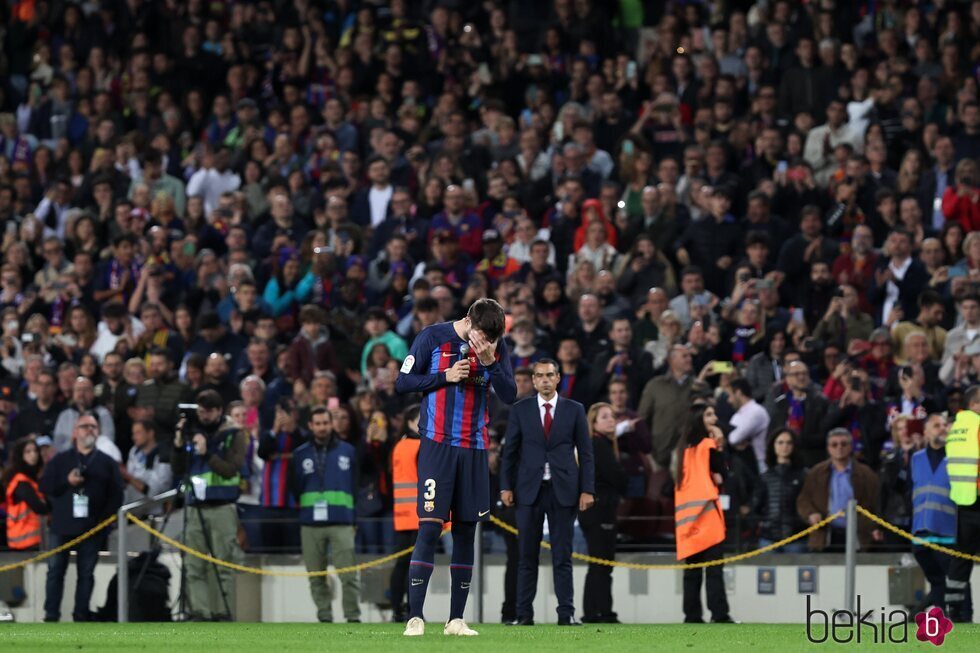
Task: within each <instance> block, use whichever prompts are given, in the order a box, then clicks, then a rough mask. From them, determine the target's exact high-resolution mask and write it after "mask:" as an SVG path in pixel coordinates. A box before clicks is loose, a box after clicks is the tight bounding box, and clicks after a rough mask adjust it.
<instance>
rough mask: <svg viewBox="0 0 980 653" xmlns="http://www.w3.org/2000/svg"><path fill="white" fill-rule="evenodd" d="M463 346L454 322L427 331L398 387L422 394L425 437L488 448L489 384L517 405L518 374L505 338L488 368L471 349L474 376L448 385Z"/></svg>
mask: <svg viewBox="0 0 980 653" xmlns="http://www.w3.org/2000/svg"><path fill="white" fill-rule="evenodd" d="M462 344H464V341H463V339H462V338H460V337H459V335H458V334H457V333H456V329H455V328H453V323H452V322H443V323H441V324H433V325H432V326H430V327H426V328H425V329H423V330H422V333H420V334H419V335H418V336H417V337H416V338H415V342H413V343H412V349H411V351H410V352H409V355H408V358H406V359H405V362H404V363H403V364H402V368H401V373H400V374H399V375H398V380H397V381H396V382H395V389H396V390H397V391H398V392H400V393H409V392H421V393H422V404H421V410H420V413H419V433H420V434H421V435H422V436H423V437H426V438H430V439H432V440H434V441H435V442H440V443H443V444H449V445H452V446H454V447H464V448H469V449H486V448H487V445H488V443H489V436H488V434H487V424H488V423H489V421H490V408H489V403H490V388H491V387H493V389H494V392H496V393H497V397H499V398H500V400H501V401H503V402H504V403H506V404H512V403H514V399H515V398H516V397H517V386H516V385H515V384H514V372H513V370H512V368H511V366H510V355H509V354H508V353H507V346H506V345H505V344H504V341H503V339H502V338H501V340H500V341H499V342H498V343H497V353H496V358H497V361H496V362H495V363H494V364H493V365H491V366H490V367H485V366H484V365H483V364H482V363H481V362H480V361H479V359H478V358H477V357H476V353H474V352H473V351H472V350H471V351H470V352H469V355H468V356H467V360H469V363H470V373H469V376H468V377H467V378H466V379H463V380H462V381H460V382H459V383H449V382H448V381H446V370H448V369H449V368H450V367H452V366H453V365H454V364H455V363H456V362H457V361H458V360H459V359H460V358H459V357H460V353H459V348H460V346H461V345H462Z"/></svg>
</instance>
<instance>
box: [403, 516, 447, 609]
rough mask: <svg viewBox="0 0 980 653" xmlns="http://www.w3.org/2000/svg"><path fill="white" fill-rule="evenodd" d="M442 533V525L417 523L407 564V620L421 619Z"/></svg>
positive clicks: (430, 522)
mask: <svg viewBox="0 0 980 653" xmlns="http://www.w3.org/2000/svg"><path fill="white" fill-rule="evenodd" d="M441 533H442V523H441V522H434V521H424V522H420V523H419V536H418V538H417V539H416V540H415V550H414V551H412V561H411V562H410V563H408V618H409V619H411V618H412V617H421V618H422V619H424V618H425V617H422V608H423V607H424V606H425V593H426V591H428V589H429V578H431V576H432V567H433V564H434V562H435V559H436V543H437V542H438V541H439V535H440V534H441Z"/></svg>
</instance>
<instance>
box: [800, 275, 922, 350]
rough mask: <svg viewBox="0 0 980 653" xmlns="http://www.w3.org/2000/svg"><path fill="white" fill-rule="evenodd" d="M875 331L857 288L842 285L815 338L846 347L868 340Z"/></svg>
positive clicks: (829, 306) (817, 329)
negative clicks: (862, 308) (864, 309)
mask: <svg viewBox="0 0 980 653" xmlns="http://www.w3.org/2000/svg"><path fill="white" fill-rule="evenodd" d="M906 328H907V327H906ZM873 329H874V324H873V322H872V320H871V316H870V315H868V314H867V313H865V312H864V311H862V310H861V299H860V296H859V295H858V290H857V288H855V287H854V286H851V285H841V286H840V287H838V288H837V290H836V291H834V296H833V298H832V299H831V300H830V303H829V304H828V305H827V311H826V312H825V313H824V315H823V317H822V318H821V319H820V321H819V322H817V325H816V327H815V328H814V330H813V337H814V338H815V339H817V340H819V341H821V342H823V343H825V344H835V345H837V346H844V345H846V344H847V343H849V342H853V341H855V340H867V339H868V337H869V336H870V335H871V331H872V330H873Z"/></svg>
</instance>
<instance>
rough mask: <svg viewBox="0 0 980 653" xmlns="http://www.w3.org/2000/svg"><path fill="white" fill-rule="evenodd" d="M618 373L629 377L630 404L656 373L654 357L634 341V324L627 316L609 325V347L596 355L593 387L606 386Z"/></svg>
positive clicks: (634, 402) (634, 404)
mask: <svg viewBox="0 0 980 653" xmlns="http://www.w3.org/2000/svg"><path fill="white" fill-rule="evenodd" d="M615 376H622V377H625V378H626V379H627V380H628V382H629V385H630V405H631V406H636V405H637V403H638V402H639V401H640V392H641V390H640V388H641V386H643V384H644V383H646V381H647V379H650V377H652V376H653V358H652V357H651V356H650V354H649V352H646V351H644V350H642V349H640V348H639V347H637V346H636V345H635V344H633V328H632V327H631V326H630V320H629V319H628V318H625V317H621V318H617V319H615V320H613V321H612V323H611V325H610V327H609V347H608V349H607V350H606V351H604V352H602V353H600V354H599V355H598V356H597V357H596V359H595V366H594V367H593V368H592V387H593V388H604V387H606V385H607V384H608V383H609V379H611V378H612V377H615ZM641 412H642V411H641Z"/></svg>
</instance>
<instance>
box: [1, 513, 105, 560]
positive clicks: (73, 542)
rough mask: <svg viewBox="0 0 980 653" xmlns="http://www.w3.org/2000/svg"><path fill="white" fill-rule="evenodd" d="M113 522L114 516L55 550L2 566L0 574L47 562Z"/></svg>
mask: <svg viewBox="0 0 980 653" xmlns="http://www.w3.org/2000/svg"><path fill="white" fill-rule="evenodd" d="M114 521H116V516H115V515H113V516H112V517H108V518H106V520H105V521H103V522H102V523H101V524H99V525H98V526H96V527H95V528H93V529H92V530H90V531H87V532H85V533H82V534H81V535H79V536H78V537H76V538H75V539H73V540H69V541H68V542H65V543H64V544H62V545H61V546H59V547H57V548H54V549H51V550H49V551H44V552H42V553H39V554H37V555H36V556H32V557H30V558H27V559H26V560H21V561H20V562H14V563H11V564H9V565H3V566H2V567H0V574H2V573H4V572H6V571H13V570H14V569H17V568H19V567H26V566H27V565H30V564H34V563H35V562H41V561H42V560H47V559H48V558H50V557H51V556H53V555H57V554H59V553H61V552H62V551H67V550H68V549H70V548H72V547H73V546H75V545H76V544H78V543H79V542H84V541H85V540H87V539H88V538H90V537H92V536H93V535H95V534H96V533H98V532H99V531H101V530H102V529H104V528H106V527H107V526H109V525H110V524H112V523H113V522H114Z"/></svg>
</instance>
